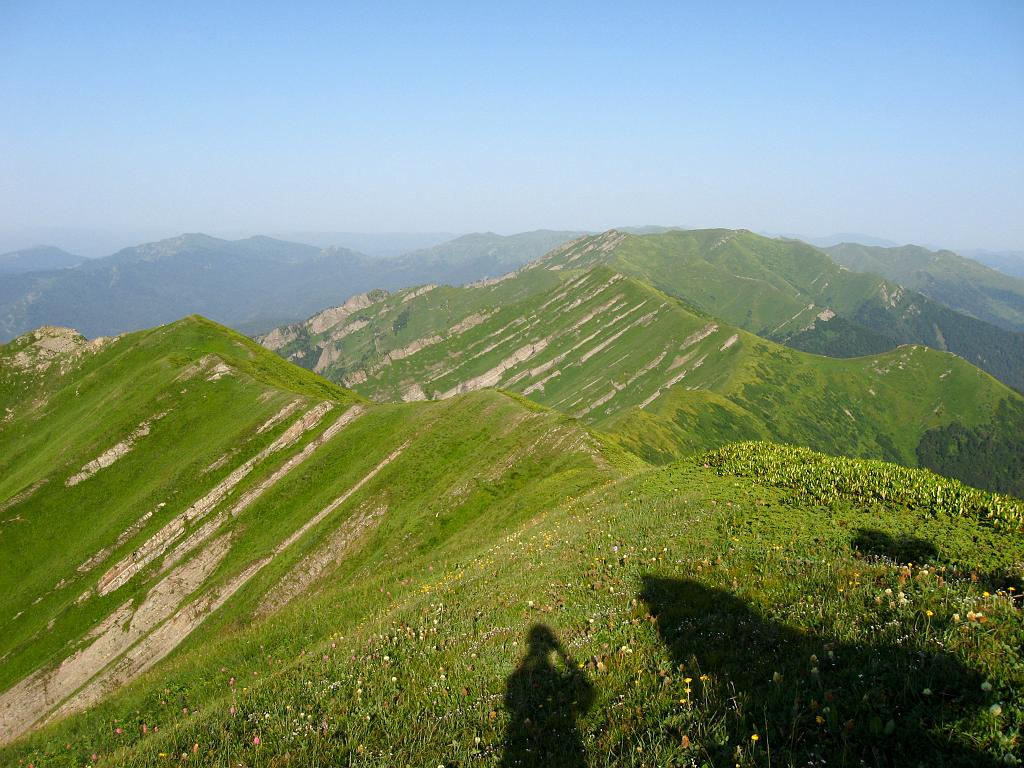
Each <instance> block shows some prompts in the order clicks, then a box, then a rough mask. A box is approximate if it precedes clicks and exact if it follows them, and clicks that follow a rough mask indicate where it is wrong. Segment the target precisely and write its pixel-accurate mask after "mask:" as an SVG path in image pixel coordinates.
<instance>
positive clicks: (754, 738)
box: [750, 733, 761, 744]
mask: <svg viewBox="0 0 1024 768" xmlns="http://www.w3.org/2000/svg"><path fill="white" fill-rule="evenodd" d="M760 738H761V737H760V736H758V735H757V734H756V733H753V734H751V735H750V740H751V741H752V742H754V743H755V744H756V743H757V742H758V740H759V739H760Z"/></svg>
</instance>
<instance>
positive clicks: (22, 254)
mask: <svg viewBox="0 0 1024 768" xmlns="http://www.w3.org/2000/svg"><path fill="white" fill-rule="evenodd" d="M83 261H85V259H84V258H82V257H81V256H75V255H73V254H70V253H68V252H67V251H62V250H61V249H60V248H54V247H53V246H51V245H37V246H36V247H34V248H24V249H22V250H20V251H13V252H11V253H4V254H0V275H14V274H20V273H22V272H43V271H49V270H54V269H68V268H70V267H75V266H78V265H79V264H81V263H82V262H83Z"/></svg>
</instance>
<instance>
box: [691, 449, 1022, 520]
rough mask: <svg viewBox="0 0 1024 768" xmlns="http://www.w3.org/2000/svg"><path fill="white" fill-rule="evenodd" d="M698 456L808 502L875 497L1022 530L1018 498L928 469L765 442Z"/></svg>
mask: <svg viewBox="0 0 1024 768" xmlns="http://www.w3.org/2000/svg"><path fill="white" fill-rule="evenodd" d="M703 460H704V462H705V463H706V464H708V465H709V466H712V467H715V468H717V469H718V470H719V471H720V472H721V473H723V474H731V475H738V476H741V477H754V478H757V479H758V480H759V481H760V482H763V483H766V484H768V485H771V486H775V487H777V488H789V489H792V490H795V491H797V492H798V494H799V495H800V496H802V497H804V498H805V499H808V500H810V501H812V502H814V503H820V504H832V503H835V502H836V501H838V500H840V499H844V500H854V501H860V502H867V503H875V502H879V503H883V504H889V505H897V506H904V507H917V508H923V509H927V510H930V511H931V512H932V513H934V514H949V515H957V516H960V517H968V518H974V519H977V520H982V521H986V522H988V523H991V524H992V525H993V526H995V527H997V528H1001V529H1005V530H1009V531H1021V530H1024V502H1022V501H1020V500H1019V499H1015V498H1013V497H1010V496H1004V495H1001V494H998V493H988V492H986V491H980V490H978V489H976V488H971V487H970V486H967V485H964V484H963V483H961V482H959V481H957V480H951V479H949V478H944V477H940V476H939V475H936V474H933V473H932V472H929V471H928V470H921V469H910V468H907V467H901V466H898V465H896V464H889V463H887V462H884V461H871V460H864V459H848V458H843V457H836V456H828V455H826V454H823V453H816V452H814V451H812V450H809V449H807V448H798V447H794V446H786V445H778V444H775V443H765V442H745V443H736V444H733V445H728V446H725V447H724V448H720V449H718V450H717V451H712V452H711V453H708V454H705V455H704V457H703Z"/></svg>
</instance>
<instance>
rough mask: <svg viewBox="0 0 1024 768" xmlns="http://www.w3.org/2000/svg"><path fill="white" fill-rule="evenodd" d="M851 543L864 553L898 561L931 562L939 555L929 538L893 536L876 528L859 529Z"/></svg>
mask: <svg viewBox="0 0 1024 768" xmlns="http://www.w3.org/2000/svg"><path fill="white" fill-rule="evenodd" d="M851 544H852V546H853V548H854V549H855V550H857V551H858V552H860V553H861V554H862V555H868V556H874V557H885V558H888V559H889V560H892V561H894V562H897V563H930V562H934V561H935V560H936V559H937V558H938V556H939V550H938V549H936V548H935V545H934V544H932V543H931V542H930V541H928V540H927V539H919V538H917V537H916V536H901V537H899V538H893V537H892V536H890V535H889V534H888V533H885V532H884V531H879V530H876V529H874V528H861V529H859V530H858V531H857V535H856V536H855V537H854V538H853V541H852V542H851Z"/></svg>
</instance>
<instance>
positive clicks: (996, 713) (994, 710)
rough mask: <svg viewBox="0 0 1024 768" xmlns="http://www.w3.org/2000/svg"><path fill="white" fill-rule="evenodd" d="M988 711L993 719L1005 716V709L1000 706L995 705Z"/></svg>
mask: <svg viewBox="0 0 1024 768" xmlns="http://www.w3.org/2000/svg"><path fill="white" fill-rule="evenodd" d="M988 711H989V713H990V714H991V715H992V716H993V717H999V716H1000V715H1001V714H1003V708H1002V707H1001V706H999V705H998V704H993V705H992V706H991V707H989V708H988Z"/></svg>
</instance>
